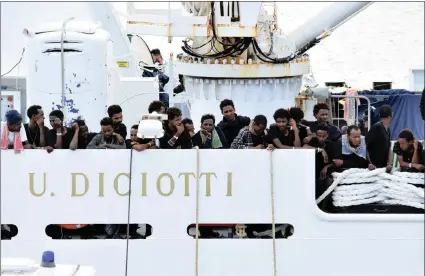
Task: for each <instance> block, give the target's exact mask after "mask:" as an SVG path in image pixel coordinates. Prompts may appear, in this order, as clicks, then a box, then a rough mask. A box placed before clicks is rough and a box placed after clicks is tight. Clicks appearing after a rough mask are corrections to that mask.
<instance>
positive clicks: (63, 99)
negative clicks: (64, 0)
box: [61, 17, 74, 112]
mask: <svg viewBox="0 0 425 276" xmlns="http://www.w3.org/2000/svg"><path fill="white" fill-rule="evenodd" d="M71 20H74V17H71V18H68V19H67V20H65V21H63V23H62V33H61V81H62V94H61V95H62V99H61V105H62V112H64V110H65V56H64V48H63V40H64V35H65V27H66V24H68V22H69V21H71Z"/></svg>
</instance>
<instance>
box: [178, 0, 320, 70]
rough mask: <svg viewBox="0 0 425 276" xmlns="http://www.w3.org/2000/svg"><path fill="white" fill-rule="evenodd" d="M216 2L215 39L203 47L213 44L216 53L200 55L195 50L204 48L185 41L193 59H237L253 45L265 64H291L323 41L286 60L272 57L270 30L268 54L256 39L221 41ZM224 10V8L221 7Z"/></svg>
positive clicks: (310, 45) (213, 29)
mask: <svg viewBox="0 0 425 276" xmlns="http://www.w3.org/2000/svg"><path fill="white" fill-rule="evenodd" d="M214 7H215V2H211V25H212V32H213V37H212V38H211V39H210V40H209V41H208V42H206V43H204V44H203V45H202V46H205V45H206V44H208V43H211V46H212V47H211V49H212V50H213V51H214V53H212V54H198V53H196V52H195V51H194V50H195V49H199V48H201V47H202V46H199V47H197V48H192V47H190V46H189V45H188V44H187V41H183V44H184V46H182V47H181V48H182V50H183V52H185V53H186V54H188V55H191V56H193V57H197V58H201V59H203V58H215V59H217V58H223V57H229V56H230V57H237V56H239V55H242V54H243V53H244V52H245V51H246V50H247V49H248V48H249V47H250V46H251V45H252V46H253V50H254V54H255V56H256V57H257V58H258V59H259V60H261V61H262V62H265V63H273V64H283V63H288V62H291V61H292V60H294V59H296V58H297V57H299V56H302V55H303V54H304V53H305V52H307V51H308V50H309V49H311V48H312V47H313V46H315V45H316V44H317V43H319V42H320V41H321V39H318V38H315V39H313V40H312V41H310V42H309V43H307V44H306V45H305V46H303V47H301V48H300V49H298V50H297V51H296V52H295V53H293V54H291V55H290V56H287V57H285V58H273V57H271V56H272V54H273V48H274V45H273V43H274V39H273V32H272V30H271V29H270V37H271V45H270V48H269V51H268V52H267V53H264V52H263V51H262V50H261V48H260V46H259V45H258V42H257V40H256V39H255V38H250V37H249V38H246V37H242V38H240V37H238V38H233V39H234V42H228V41H227V40H228V39H226V40H225V39H223V40H220V39H219V38H218V36H217V32H216V25H215V10H214ZM221 8H222V7H221ZM237 9H238V12H239V5H238V6H237ZM223 12H224V11H223ZM233 13H234V6H232V15H234V14H233ZM215 42H218V43H219V44H221V45H222V46H223V50H222V51H218V49H217V47H216V45H215Z"/></svg>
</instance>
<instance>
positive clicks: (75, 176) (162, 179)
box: [28, 172, 233, 197]
mask: <svg viewBox="0 0 425 276" xmlns="http://www.w3.org/2000/svg"><path fill="white" fill-rule="evenodd" d="M140 176H141V183H140V185H141V186H140V187H141V191H140V196H148V195H149V193H152V190H151V188H152V187H155V186H152V184H153V183H148V180H147V178H148V173H146V172H144V173H141V174H140ZM176 176H177V177H176ZM226 176H227V179H226V191H222V193H223V194H224V192H225V195H226V196H233V194H232V192H233V173H231V172H228V173H227V174H226ZM124 177H125V178H126V180H124ZM35 178H36V173H29V174H28V179H29V190H30V193H31V194H32V195H33V196H36V197H41V196H43V195H44V194H45V193H46V190H47V182H48V181H47V173H42V178H43V180H42V187H43V188H42V189H41V191H36V190H39V189H38V188H37V189H36V188H35V187H36V186H37V183H36V180H35ZM120 179H121V181H123V180H124V182H125V183H129V180H130V174H129V173H118V174H117V175H115V176H114V178H113V181H112V184H113V188H114V191H115V194H116V195H118V196H128V195H130V192H131V189H130V187H129V186H128V187H125V189H126V191H123V189H124V188H123V187H120V181H119V180H120ZM179 179H182V180H183V183H179V182H178V181H176V180H179ZM204 179H205V181H203V180H204ZM199 180H200V183H199V184H200V185H205V196H206V197H210V196H212V194H213V192H212V190H213V189H214V193H218V192H219V191H217V188H214V182H216V181H219V178H218V177H217V174H216V173H215V172H202V173H200V174H199ZM92 181H93V179H92ZM97 182H98V183H97V184H98V185H97V186H98V191H97V195H98V197H105V174H104V173H98V177H97ZM61 183H63V181H61ZM154 183H155V184H156V193H158V194H159V195H161V196H164V197H168V196H171V195H173V194H175V193H174V190H175V189H176V187H179V184H183V189H184V192H183V194H182V195H183V196H185V197H188V196H190V185H191V183H192V185H196V174H195V173H193V172H181V173H178V174H177V175H175V176H173V175H172V174H170V173H161V174H159V175H158V177H156V180H155V182H154ZM93 184H94V185H95V186H96V184H95V183H92V186H91V187H93ZM148 184H150V185H148ZM155 184H154V185H155ZM106 185H108V181H107V180H106ZM132 185H137V184H135V183H132ZM121 186H122V185H121ZM37 187H39V186H37ZM133 187H134V186H133ZM89 188H90V180H89V177H88V175H87V174H85V173H80V172H78V173H77V172H74V173H71V196H72V197H82V196H85V195H86V194H87V193H88V191H89ZM154 189H155V188H154ZM51 194H53V192H51Z"/></svg>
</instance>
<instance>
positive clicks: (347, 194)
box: [316, 168, 425, 209]
mask: <svg viewBox="0 0 425 276" xmlns="http://www.w3.org/2000/svg"><path fill="white" fill-rule="evenodd" d="M332 176H333V177H334V181H333V183H332V185H331V186H330V187H329V188H328V189H327V190H326V191H325V192H324V193H323V194H322V195H321V196H320V197H319V198H318V199H317V200H316V203H317V204H319V203H320V202H321V201H322V200H323V199H325V198H326V197H327V196H328V195H329V194H330V193H332V192H333V194H332V199H333V204H334V206H335V207H347V206H355V205H362V204H371V203H381V204H386V205H403V206H410V207H414V208H418V209H425V208H424V203H425V202H424V197H425V192H424V189H423V188H419V187H416V186H414V185H413V184H416V185H418V184H422V185H423V184H424V174H423V173H408V172H393V173H392V174H388V173H386V172H385V168H381V169H375V170H372V171H371V170H368V169H349V170H346V171H344V172H343V173H333V174H332Z"/></svg>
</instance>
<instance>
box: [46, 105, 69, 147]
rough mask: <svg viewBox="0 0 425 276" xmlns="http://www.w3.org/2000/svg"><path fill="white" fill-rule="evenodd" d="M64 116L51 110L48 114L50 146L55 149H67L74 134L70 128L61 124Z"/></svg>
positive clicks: (58, 111) (60, 112) (57, 111)
mask: <svg viewBox="0 0 425 276" xmlns="http://www.w3.org/2000/svg"><path fill="white" fill-rule="evenodd" d="M63 119H64V115H63V112H62V111H60V110H53V111H52V112H50V114H49V121H50V125H51V126H52V129H51V130H49V135H50V139H49V142H50V145H49V146H52V147H53V148H55V149H69V145H70V144H71V141H72V138H73V137H74V134H73V132H72V130H71V129H70V128H67V127H65V126H64V124H63Z"/></svg>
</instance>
